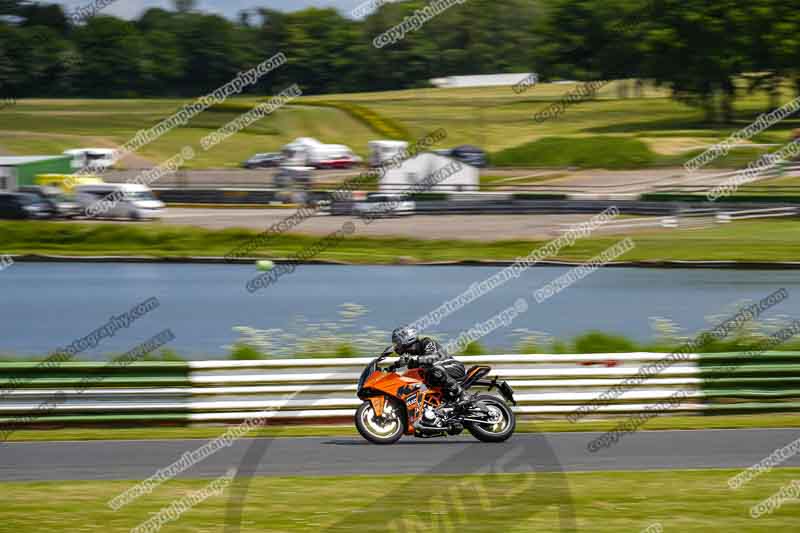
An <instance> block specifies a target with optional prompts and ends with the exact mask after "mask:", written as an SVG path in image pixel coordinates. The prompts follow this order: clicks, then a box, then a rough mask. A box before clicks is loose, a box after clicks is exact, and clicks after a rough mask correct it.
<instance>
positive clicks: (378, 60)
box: [0, 0, 800, 119]
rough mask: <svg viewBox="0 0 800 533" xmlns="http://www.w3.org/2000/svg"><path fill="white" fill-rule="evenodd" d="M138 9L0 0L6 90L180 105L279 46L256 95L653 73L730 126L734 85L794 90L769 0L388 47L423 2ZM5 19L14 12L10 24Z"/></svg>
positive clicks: (798, 58) (489, 24)
mask: <svg viewBox="0 0 800 533" xmlns="http://www.w3.org/2000/svg"><path fill="white" fill-rule="evenodd" d="M175 4H176V5H177V7H178V9H177V10H176V11H168V10H164V9H150V10H148V11H146V12H145V13H144V14H143V15H142V16H141V17H140V18H139V19H138V20H134V21H126V20H121V19H117V18H114V17H110V16H104V15H98V16H95V17H93V18H91V19H89V20H88V21H85V22H81V23H80V24H74V23H73V22H72V21H71V20H70V18H69V17H68V16H66V15H65V13H64V12H63V10H62V9H61V7H60V6H58V5H47V4H40V3H32V2H29V1H20V0H0V17H2V18H0V81H2V83H3V86H2V90H4V91H6V92H9V91H12V92H13V93H14V94H15V95H16V96H51V97H61V96H93V97H134V96H188V95H198V94H201V93H204V92H206V91H209V90H212V89H214V88H216V87H218V86H220V85H222V84H224V83H226V82H227V81H229V80H230V79H231V78H233V77H234V76H235V75H236V73H237V72H239V71H241V70H245V69H248V68H250V67H252V66H254V65H255V64H257V63H259V62H260V61H263V60H264V59H266V58H268V57H270V56H271V55H273V54H274V53H276V52H279V51H281V52H284V53H285V54H286V55H287V57H288V58H289V63H288V64H287V65H286V66H284V67H281V68H280V69H279V70H278V71H276V72H273V73H271V74H270V75H269V76H267V77H266V78H265V79H263V80H261V82H260V83H259V84H258V85H256V86H255V87H253V88H251V91H252V92H255V93H258V94H265V93H269V92H274V91H277V90H280V89H281V88H283V87H284V86H286V85H288V84H290V83H298V84H299V85H300V86H301V87H302V88H303V91H304V93H306V94H314V93H332V92H361V91H378V90H385V89H401V88H410V87H422V86H426V85H427V84H428V80H429V79H430V78H435V77H441V76H448V75H456V74H481V73H498V72H524V71H536V72H539V73H540V74H541V77H542V79H545V80H546V79H553V78H558V77H561V78H570V79H576V78H577V79H582V80H587V79H608V78H650V79H653V80H655V81H656V82H657V83H659V84H662V85H664V86H667V87H669V88H671V89H672V91H673V94H674V95H675V97H676V98H680V99H682V100H684V101H686V102H688V103H691V104H694V105H698V106H702V107H703V108H704V109H706V111H707V114H708V117H709V118H710V119H714V118H724V119H727V118H730V116H731V113H732V109H733V102H734V100H735V98H736V97H737V96H739V95H741V94H742V92H743V91H750V90H754V89H765V90H767V91H769V92H770V93H771V94H772V95H773V99H774V103H776V104H777V102H778V100H779V90H780V86H781V84H783V83H785V82H789V83H791V84H792V86H793V87H795V88H796V90H797V91H798V92H800V10H797V9H795V8H794V7H793V6H792V5H790V3H787V2H784V1H781V0H504V1H503V2H497V1H496V0H469V1H467V2H464V3H463V4H462V5H455V6H454V7H452V8H450V9H448V10H447V11H445V12H444V13H443V14H441V15H440V16H438V17H436V18H435V19H433V20H431V21H429V22H428V23H427V24H425V25H424V26H423V27H422V28H421V29H419V30H417V31H414V32H412V33H410V34H408V35H407V36H406V37H405V39H403V40H401V41H400V42H397V43H396V44H394V45H391V46H388V47H386V48H382V49H377V48H375V47H374V46H373V45H372V41H373V39H374V38H375V37H376V36H377V35H379V34H381V33H382V32H384V31H386V30H387V29H389V28H390V27H392V26H394V25H395V24H398V23H399V22H400V21H402V20H403V18H404V17H405V16H407V15H409V14H411V13H413V11H414V10H415V9H419V8H421V7H423V6H425V5H426V2H423V1H410V2H402V3H394V4H388V5H385V6H382V7H381V8H380V9H379V10H378V11H377V12H375V13H373V14H372V15H370V16H368V17H367V18H366V19H364V20H352V19H349V18H347V17H345V16H343V15H341V14H339V13H338V12H336V11H335V10H332V9H307V10H303V11H299V12H294V13H282V12H278V11H274V10H270V9H258V10H250V11H247V12H243V13H242V14H240V15H239V17H238V19H237V20H235V21H233V20H228V19H225V18H223V17H219V16H216V15H209V14H203V13H198V12H194V11H192V10H191V9H190V7H191V4H192V2H183V1H181V2H175ZM9 15H11V16H9Z"/></svg>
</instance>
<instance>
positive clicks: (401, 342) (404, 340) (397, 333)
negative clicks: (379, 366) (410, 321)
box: [392, 327, 417, 354]
mask: <svg viewBox="0 0 800 533" xmlns="http://www.w3.org/2000/svg"><path fill="white" fill-rule="evenodd" d="M415 342H417V330H415V329H414V328H412V327H404V328H397V329H396V330H394V331H393V332H392V344H394V349H395V351H397V353H399V354H402V353H403V352H402V351H401V350H404V349H405V348H408V347H409V346H411V345H412V344H414V343H415Z"/></svg>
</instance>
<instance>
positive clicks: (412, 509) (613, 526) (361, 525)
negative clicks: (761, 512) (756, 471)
mask: <svg viewBox="0 0 800 533" xmlns="http://www.w3.org/2000/svg"><path fill="white" fill-rule="evenodd" d="M738 472H739V471H738V470H703V471H692V470H679V471H650V472H591V473H568V474H559V473H551V474H548V473H529V474H484V475H471V476H444V475H417V476H410V475H394V476H335V477H333V476H332V477H318V478H313V477H257V478H253V479H252V480H251V481H250V482H249V484H248V485H247V486H245V485H244V484H241V485H233V486H230V487H228V488H227V489H226V490H225V491H224V492H222V493H221V494H218V495H214V496H212V497H210V498H208V499H207V500H205V501H203V502H201V503H198V504H197V505H195V506H194V507H192V508H190V509H189V510H188V511H186V512H184V513H183V514H182V515H180V516H179V517H177V519H176V520H175V521H173V522H171V523H169V524H168V525H166V526H165V531H171V532H172V531H174V532H179V531H180V532H184V531H185V532H190V531H191V532H193V533H210V532H219V531H222V530H223V529H224V527H223V526H224V524H225V517H226V512H225V511H226V506H227V504H228V502H229V496H230V494H231V493H232V492H233V491H237V493H238V490H241V491H242V494H243V499H242V504H241V505H242V516H241V518H242V520H241V529H240V531H243V532H263V531H282V532H286V531H331V532H334V531H363V532H372V531H374V532H382V533H383V532H386V531H463V532H485V531H504V532H509V533H518V532H519V533H521V532H529V531H566V530H568V529H562V527H566V526H567V525H571V526H574V527H575V529H574V530H577V531H593V532H618V531H633V532H635V531H642V530H644V529H645V528H647V527H649V526H651V525H653V524H655V523H659V524H661V526H662V528H663V531H681V532H703V533H705V532H708V531H742V532H756V531H758V532H761V531H770V530H773V531H790V530H796V526H797V503H796V502H785V503H784V504H783V506H782V507H781V508H780V509H778V510H776V511H775V512H774V513H772V514H770V515H765V516H764V517H762V518H760V519H758V520H754V519H752V518H750V516H749V509H750V507H752V506H753V505H756V504H757V503H759V502H761V501H762V500H764V499H765V498H767V497H769V496H771V495H772V494H774V493H775V492H776V491H778V490H779V489H780V488H781V487H782V486H784V485H786V484H788V483H790V482H791V481H792V480H793V479H795V478H797V477H798V476H799V475H800V469H796V468H781V469H776V470H774V471H772V472H770V473H769V474H768V475H763V476H760V477H759V478H757V479H755V480H753V481H752V482H750V483H749V484H747V485H745V486H744V487H742V488H740V489H738V490H735V491H734V490H731V489H729V488H728V486H727V480H728V479H729V478H730V477H731V476H733V475H735V474H737V473H738ZM131 483H132V482H130V481H70V482H36V483H30V482H24V483H19V482H14V483H6V484H4V485H3V486H4V488H5V489H7V490H5V493H4V501H3V528H4V530H6V531H14V532H16V533H29V532H37V533H38V532H39V531H83V532H93V531H97V532H100V531H102V532H104V533H105V532H117V531H126V532H127V531H130V530H131V529H132V528H135V527H136V526H138V525H139V524H141V523H142V522H144V521H146V520H148V519H149V518H150V517H152V516H154V515H155V514H156V513H158V512H159V511H160V510H161V509H164V508H166V507H169V506H170V505H171V504H172V502H173V501H175V500H176V499H180V498H183V497H185V496H188V495H189V494H191V493H192V492H195V491H199V490H201V489H204V488H206V487H207V486H208V485H209V483H210V480H172V481H169V482H167V483H165V484H163V485H161V486H160V487H157V488H156V489H154V490H153V492H152V493H150V494H148V495H145V496H143V497H140V498H139V499H137V500H135V501H134V502H132V503H130V504H128V505H127V506H125V507H123V508H122V509H120V510H118V511H116V512H115V511H112V510H111V509H110V508H109V507H108V506H107V505H106V503H107V501H108V499H109V498H110V497H113V496H114V495H116V494H119V493H121V492H123V491H125V490H127V489H128V488H130V486H131ZM245 491H246V492H245ZM559 513H561V514H559ZM566 516H571V517H573V520H574V522H572V523H570V522H571V521H568V522H563V521H561V520H563V519H564V518H565V517H566ZM398 520H408V522H406V523H405V524H402V525H401V524H400V523H399V522H398ZM792 524H794V525H792ZM409 526H410V527H409ZM570 530H572V529H570Z"/></svg>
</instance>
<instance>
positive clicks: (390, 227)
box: [78, 207, 589, 241]
mask: <svg viewBox="0 0 800 533" xmlns="http://www.w3.org/2000/svg"><path fill="white" fill-rule="evenodd" d="M294 212H295V211H294V210H293V209H247V208H241V209H239V208H236V209H206V208H178V207H171V208H169V209H168V210H167V213H166V214H165V215H164V218H163V219H162V222H163V223H165V224H173V225H178V226H195V227H201V228H207V229H225V228H237V227H238V228H249V229H254V230H266V229H267V228H269V227H270V226H272V225H273V224H275V223H277V222H279V221H281V220H283V219H284V218H286V217H288V216H291V215H292V214H293V213H294ZM588 218H589V217H588V216H587V215H584V214H575V215H481V216H480V217H476V216H474V215H448V216H447V217H446V219H443V218H442V217H441V216H434V215H415V216H413V217H396V218H391V219H387V220H380V221H378V222H376V223H374V224H370V225H369V226H365V225H364V224H357V226H356V227H357V230H356V234H355V236H360V237H370V236H371V237H387V236H404V237H410V238H416V239H469V240H482V241H497V240H509V239H519V240H546V239H550V238H553V237H555V236H558V235H560V234H561V233H560V232H559V231H558V230H559V229H560V228H561V224H577V223H580V222H585V221H586V220H587V219H588ZM348 220H351V219H350V218H349V217H331V216H316V217H312V218H310V219H308V220H305V221H304V222H303V223H302V224H300V225H299V226H297V227H296V228H294V229H293V230H292V232H293V233H303V234H309V235H318V236H324V235H329V234H330V233H332V232H334V231H336V230H338V229H339V228H341V227H342V224H343V223H344V222H346V221H348ZM78 222H79V223H85V221H81V220H79V221H78Z"/></svg>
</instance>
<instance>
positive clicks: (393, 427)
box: [355, 398, 405, 444]
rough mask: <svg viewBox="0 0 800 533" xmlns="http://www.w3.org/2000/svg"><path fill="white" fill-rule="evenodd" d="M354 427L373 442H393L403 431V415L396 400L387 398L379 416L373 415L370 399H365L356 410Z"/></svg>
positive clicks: (398, 438)
mask: <svg viewBox="0 0 800 533" xmlns="http://www.w3.org/2000/svg"><path fill="white" fill-rule="evenodd" d="M355 422H356V429H358V432H359V433H360V434H361V436H362V437H364V438H365V439H367V440H368V441H370V442H371V443H373V444H394V443H395V442H397V441H398V440H400V437H402V436H403V433H405V416H403V410H402V408H401V407H400V405H399V403H398V402H397V400H395V399H394V398H387V399H386V405H385V406H384V408H383V415H382V416H381V417H376V416H375V410H374V409H373V407H372V403H371V402H370V401H365V402H364V403H362V404H361V406H360V407H359V408H358V410H357V411H356V416H355Z"/></svg>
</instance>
